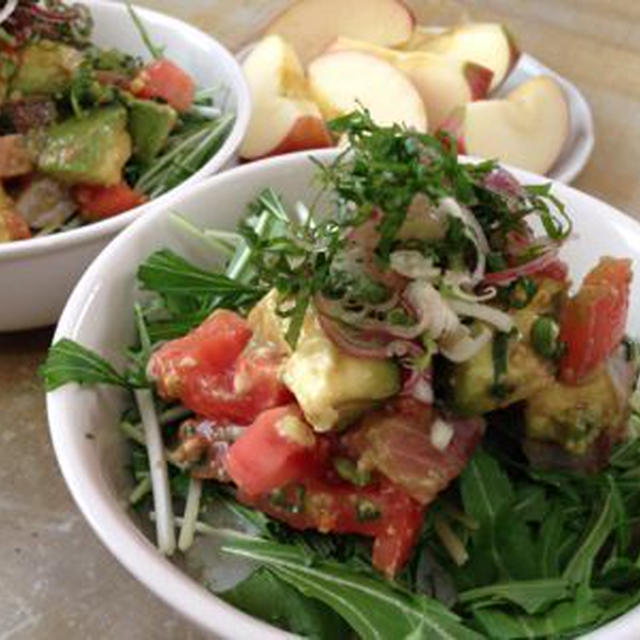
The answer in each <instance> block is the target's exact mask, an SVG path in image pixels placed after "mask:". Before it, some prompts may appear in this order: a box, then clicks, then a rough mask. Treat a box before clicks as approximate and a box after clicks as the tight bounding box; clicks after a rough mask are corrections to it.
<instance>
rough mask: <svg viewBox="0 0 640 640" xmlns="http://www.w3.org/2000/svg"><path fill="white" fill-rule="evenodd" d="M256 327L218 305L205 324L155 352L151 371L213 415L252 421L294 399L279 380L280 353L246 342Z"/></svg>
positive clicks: (166, 392)
mask: <svg viewBox="0 0 640 640" xmlns="http://www.w3.org/2000/svg"><path fill="white" fill-rule="evenodd" d="M250 338H251V329H250V328H249V326H248V324H247V322H246V320H245V319H244V318H242V317H241V316H239V315H238V314H236V313H233V312H232V311H226V310H218V311H215V312H214V313H213V314H212V315H211V316H210V317H209V318H207V320H205V321H204V322H203V323H202V325H200V327H198V328H197V329H194V330H193V331H191V332H190V333H189V334H187V335H186V336H184V337H183V338H179V339H177V340H172V341H170V342H168V343H167V344H165V345H163V346H162V347H161V348H160V349H159V350H158V351H157V352H156V353H154V354H153V356H152V357H151V360H150V362H149V368H148V371H149V375H150V376H151V377H152V378H154V379H155V380H156V382H157V388H158V391H159V392H160V394H161V395H163V396H164V397H167V398H179V399H180V400H181V402H182V404H184V405H185V406H186V407H188V408H189V409H192V410H193V411H195V412H196V413H198V414H199V415H202V416H204V417H206V418H209V419H211V420H229V421H232V422H237V423H239V424H249V423H251V422H252V421H253V420H254V419H255V418H256V417H257V416H258V415H259V414H260V413H261V412H262V411H264V410H266V409H270V408H272V407H277V406H281V405H284V404H288V403H289V402H291V394H290V393H289V391H288V390H287V388H286V387H285V386H284V385H283V384H282V383H281V382H280V381H279V379H278V375H277V371H278V365H279V362H280V357H281V356H279V355H278V354H276V353H275V352H273V351H270V350H266V349H260V350H258V349H256V350H254V349H253V347H251V346H249V347H247V345H248V343H249V340H250Z"/></svg>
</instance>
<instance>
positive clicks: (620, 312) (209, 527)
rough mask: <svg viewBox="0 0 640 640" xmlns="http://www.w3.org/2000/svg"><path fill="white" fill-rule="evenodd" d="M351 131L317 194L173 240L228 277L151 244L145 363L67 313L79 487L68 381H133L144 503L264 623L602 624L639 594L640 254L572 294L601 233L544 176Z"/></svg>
mask: <svg viewBox="0 0 640 640" xmlns="http://www.w3.org/2000/svg"><path fill="white" fill-rule="evenodd" d="M332 127H333V129H334V131H335V133H336V134H338V135H343V136H345V137H346V139H347V140H348V141H349V145H348V148H347V149H346V150H344V151H335V152H332V153H331V155H329V154H324V155H322V156H320V157H317V158H315V159H314V158H313V156H311V160H312V161H314V162H315V185H316V190H315V194H313V195H311V193H310V197H309V199H307V200H305V202H297V203H287V202H286V201H285V200H284V199H283V198H281V197H280V196H279V195H278V193H277V189H276V190H274V189H271V188H269V184H262V187H263V188H264V190H263V191H262V192H261V193H257V194H256V196H257V197H256V199H255V201H254V202H252V203H251V204H250V205H249V207H248V210H247V213H246V215H245V216H244V217H243V218H242V219H241V222H240V224H239V225H238V228H237V231H230V230H212V229H207V228H204V227H201V226H199V225H194V224H193V221H192V220H189V219H187V217H183V216H181V215H180V212H179V211H178V212H177V213H176V214H175V215H174V216H173V219H172V224H173V225H174V226H173V228H172V230H170V229H169V226H168V222H167V224H165V227H164V229H163V231H162V232H161V235H160V236H159V237H160V239H161V241H162V239H163V238H164V239H166V238H168V237H169V235H170V234H177V235H180V236H183V237H184V238H185V239H188V241H189V242H191V243H193V246H197V251H195V252H194V254H195V253H197V254H199V255H200V256H201V257H202V256H203V255H205V256H206V259H205V260H204V262H206V261H208V262H209V267H208V268H205V267H204V266H203V260H202V259H201V260H197V261H196V262H197V264H196V263H194V262H193V261H192V260H191V259H190V258H189V257H188V256H186V255H181V254H180V253H178V252H177V251H176V250H175V248H174V247H175V244H174V243H173V242H172V243H171V248H170V247H169V246H165V247H162V246H160V247H158V243H157V241H155V242H151V241H150V236H149V233H150V232H149V231H147V232H146V235H145V233H144V232H143V230H142V222H143V221H141V224H139V225H137V226H139V230H138V229H136V228H135V227H132V229H130V230H129V232H128V234H129V235H130V236H131V238H133V237H134V236H135V235H136V232H137V231H139V234H138V236H139V238H138V240H139V241H138V242H137V244H136V250H137V251H145V250H146V248H147V247H148V246H152V245H155V250H153V251H151V252H149V253H148V254H147V255H146V256H145V257H144V260H143V262H142V263H141V264H139V266H138V267H137V283H138V290H137V291H136V292H135V297H134V303H133V309H131V311H130V312H129V313H130V315H131V317H132V318H133V323H134V324H135V327H136V331H137V337H136V338H135V339H134V341H133V342H132V344H131V345H130V348H129V349H128V350H127V351H126V359H125V360H126V362H124V366H123V359H122V357H120V358H117V360H118V364H117V365H116V364H110V363H109V362H108V361H107V360H105V359H104V358H103V356H101V355H100V354H99V353H97V352H96V351H94V350H92V349H90V348H88V347H87V346H83V345H82V344H81V343H80V342H77V341H75V340H72V339H70V337H69V333H68V331H69V328H70V326H71V325H70V324H69V322H68V321H65V318H64V317H63V321H62V327H63V330H62V333H61V334H59V335H58V336H57V340H56V341H55V343H54V345H53V346H52V348H51V351H50V353H49V356H48V359H47V362H46V363H45V365H44V367H43V371H42V373H43V376H44V379H45V382H46V385H47V388H48V389H49V391H50V392H51V394H50V396H49V409H50V419H51V427H52V433H53V435H54V442H55V444H56V449H57V452H58V455H59V456H60V458H61V464H62V467H63V471H65V475H66V476H67V480H68V481H69V479H70V478H75V479H76V480H77V478H78V475H77V472H76V470H73V469H71V468H70V467H69V459H70V458H69V456H70V455H71V454H70V453H69V450H64V449H63V446H62V442H63V436H60V435H56V430H57V429H66V427H64V426H63V425H61V424H59V420H60V418H61V417H62V416H64V415H65V410H64V409H63V408H62V407H61V405H62V404H64V402H71V403H72V402H73V398H74V397H76V396H74V395H73V394H74V393H75V394H78V393H87V391H86V390H85V391H83V392H78V391H77V390H76V391H75V392H74V391H73V390H72V387H69V388H67V389H61V390H60V391H54V390H56V389H58V388H59V387H63V386H65V385H69V384H71V383H80V384H82V385H111V386H114V387H120V388H122V389H123V390H124V396H123V397H125V398H128V399H129V402H128V404H127V405H126V406H125V409H124V411H123V413H122V416H121V421H120V430H121V432H122V434H124V435H125V436H126V438H127V441H128V442H129V445H130V446H129V457H128V464H129V467H130V470H131V472H132V476H133V479H134V481H135V484H134V487H133V490H132V492H131V493H130V496H129V502H130V504H131V505H132V506H133V508H134V509H136V510H137V511H138V512H139V513H140V514H143V518H145V517H148V518H149V519H151V520H152V521H153V523H154V526H155V536H156V543H157V546H158V549H159V551H160V552H161V553H163V554H166V555H169V556H172V555H179V554H182V553H185V554H187V561H188V560H189V558H190V556H191V555H192V554H193V553H195V552H196V551H197V547H198V544H197V543H196V544H194V540H198V538H199V537H206V538H211V540H214V541H216V544H217V545H218V547H219V551H220V553H221V554H222V555H223V556H227V557H230V556H234V557H236V558H243V559H246V560H250V561H251V562H252V563H254V564H252V565H251V568H252V571H251V572H250V573H249V574H248V575H245V576H244V577H243V578H242V579H241V580H240V581H238V582H237V583H236V584H234V585H232V586H229V585H227V586H226V588H224V589H216V591H217V594H218V595H219V596H220V597H221V598H222V599H224V600H226V601H227V602H228V603H231V604H232V605H234V606H236V607H238V608H240V609H242V610H243V611H245V612H247V613H249V614H250V615H253V616H255V617H258V618H262V619H264V620H266V621H267V622H269V623H271V624H273V625H276V626H278V627H281V628H284V629H287V630H290V631H293V632H295V633H298V634H302V635H305V636H309V637H316V638H351V637H354V635H355V636H357V637H361V638H372V639H373V638H376V639H387V638H388V639H391V638H394V639H395V638H456V639H459V638H484V637H491V638H505V639H506V638H531V637H540V638H543V637H553V638H558V637H575V636H577V635H579V634H581V633H583V632H586V631H588V630H593V629H596V628H599V627H602V625H604V624H606V623H608V622H609V621H610V620H612V619H614V618H616V617H618V616H620V615H622V614H623V613H625V612H627V611H628V610H630V609H632V608H633V607H634V606H635V605H637V604H638V603H639V602H640V588H639V587H640V575H639V573H638V568H637V557H638V550H639V549H638V543H639V540H638V536H637V531H636V527H635V524H636V523H637V516H636V514H637V513H638V508H639V507H640V504H639V503H640V492H639V491H638V481H637V469H638V465H639V463H640V441H639V440H637V438H636V433H637V423H638V418H637V417H636V415H635V410H636V407H637V404H638V400H637V397H636V396H635V395H634V393H635V387H636V380H637V375H638V366H639V360H638V354H637V347H636V344H635V343H634V342H633V340H631V339H630V338H629V337H627V336H626V334H625V330H626V321H627V313H628V309H629V305H630V287H631V281H632V267H631V261H630V260H629V259H627V258H626V257H624V256H623V257H619V256H608V255H606V256H602V257H601V258H600V259H599V260H597V261H596V262H595V263H594V264H592V265H590V268H589V270H588V273H587V274H586V276H585V277H584V278H583V279H582V281H581V282H578V283H576V284H575V285H572V283H571V280H570V273H569V266H568V264H567V262H566V261H565V260H563V258H562V257H561V254H560V251H561V248H562V247H563V245H564V244H565V243H567V244H570V243H571V242H579V239H575V238H574V237H573V235H574V233H573V230H572V222H571V218H570V217H569V215H568V213H567V212H566V211H565V206H564V205H563V203H562V202H561V201H560V200H559V199H558V198H557V197H556V195H555V194H554V189H553V188H552V187H551V186H550V185H544V184H540V183H539V181H537V182H536V183H535V184H531V185H526V184H521V182H520V181H519V180H518V179H516V177H515V176H514V175H512V174H511V173H510V172H508V171H506V170H505V169H504V168H502V167H500V166H498V165H497V164H496V163H495V162H491V161H485V162H481V163H473V162H466V161H464V162H463V161H461V159H460V158H458V157H457V153H456V151H455V145H454V144H452V141H451V139H450V138H448V137H446V136H444V137H442V138H434V137H432V136H429V135H427V134H420V133H416V132H413V131H408V130H405V129H403V128H401V127H399V126H393V127H378V126H376V125H374V123H373V122H372V121H371V119H370V117H369V115H368V114H367V113H366V112H357V113H354V114H351V115H349V116H345V117H343V118H340V119H338V120H336V121H334V122H333V123H332ZM304 159H305V160H306V156H305V158H304ZM294 160H295V159H294V158H290V159H285V160H283V162H288V163H289V164H293V162H294ZM270 163H271V165H273V164H274V163H277V161H269V162H265V163H263V164H264V167H265V168H267V167H268V166H269V165H270ZM256 166H257V165H256ZM256 166H254V167H246V168H242V169H240V170H238V175H240V172H245V173H246V174H247V176H248V173H249V172H252V175H253V174H254V173H258V169H259V167H257V168H256ZM307 174H308V172H307ZM232 179H233V175H232V174H229V175H228V176H225V177H224V178H220V179H217V180H219V181H220V180H227V181H229V180H232ZM257 183H258V182H257V180H255V179H254V181H253V182H252V183H251V184H252V186H255V185H256V184H257ZM222 191H223V190H222V189H219V193H222ZM569 191H570V190H568V189H567V192H569ZM225 201H226V200H225V197H221V198H220V199H219V200H218V201H217V202H218V206H221V205H224V203H225ZM127 241H128V239H127V238H126V237H123V238H122V239H121V242H120V244H122V246H124V245H125V244H126V242H127ZM132 246H133V245H132ZM109 252H111V253H113V254H114V255H116V254H117V252H118V247H117V246H115V245H114V246H113V247H111V248H110V250H109V251H108V252H107V253H109ZM212 254H215V256H216V257H217V258H218V259H219V262H220V265H219V267H220V268H219V269H217V270H216V269H214V268H211V255H212ZM109 259H112V256H110V255H103V256H102V257H101V258H100V259H99V261H98V262H97V263H96V264H95V265H94V267H92V269H94V270H96V272H97V271H98V270H99V269H100V268H101V265H100V262H101V261H102V262H104V263H105V264H106V262H107V261H108V260H109ZM90 276H91V277H93V274H87V277H90ZM120 280H122V278H121V277H120V276H119V277H118V281H120ZM81 286H82V283H81ZM118 286H120V285H118ZM131 293H132V294H133V292H131ZM78 295H79V294H78ZM103 295H104V294H103ZM127 295H129V294H127ZM74 298H75V295H74ZM74 298H72V303H73V302H74ZM116 299H118V296H115V295H114V298H113V300H116ZM119 299H125V297H122V296H120V298H119ZM76 302H77V301H76ZM94 304H95V302H94V301H93V300H92V301H90V302H89V305H88V306H87V307H86V308H82V309H81V308H80V307H76V308H75V310H74V312H75V311H81V312H82V313H81V315H82V316H83V317H86V315H87V313H88V312H89V311H92V312H94V313H95V312H96V309H93V310H91V309H89V307H91V305H94ZM105 304H110V303H108V302H105ZM105 308H106V307H105ZM97 311H99V309H97ZM127 311H128V310H126V309H120V312H124V313H127ZM70 335H71V337H79V336H80V337H81V336H82V335H83V332H82V330H81V329H78V328H77V327H76V328H75V329H74V330H73V331H72V332H71V334H70ZM84 335H86V333H85V334H84ZM121 346H122V347H124V345H121ZM111 353H112V354H113V353H114V352H113V349H112V348H111ZM120 355H122V354H120ZM65 393H66V398H67V400H66V401H60V402H58V401H57V400H56V397H57V394H65ZM58 397H60V396H58ZM100 398H101V396H100V395H98V394H96V395H93V396H92V401H91V402H92V404H91V407H92V408H93V409H92V410H95V407H96V406H99V405H100V402H101V400H100ZM96 403H97V404H96ZM114 410H117V409H115V405H113V406H110V408H109V411H111V412H112V413H113V411H114ZM76 415H83V416H85V417H86V416H88V415H89V413H86V411H85V410H84V409H83V410H82V412H81V413H78V414H76ZM67 419H68V417H67ZM76 426H77V425H76ZM102 426H103V427H105V425H104V424H103V425H102ZM92 437H94V436H93V435H92ZM99 437H102V436H99ZM86 446H87V445H86V443H82V445H77V444H74V445H73V447H71V448H72V449H74V450H76V449H78V450H79V448H84V447H86ZM73 455H75V454H73ZM70 486H71V488H72V490H73V492H74V495H76V499H77V500H78V502H79V503H80V504H81V506H82V508H83V509H86V511H87V512H91V515H90V516H88V517H90V519H91V521H92V523H93V525H94V527H95V528H96V530H97V531H98V533H100V527H101V525H102V523H101V522H100V518H98V517H97V516H96V514H97V512H95V511H94V510H93V509H94V508H93V506H92V505H89V504H88V503H87V494H86V491H85V488H84V487H81V486H79V485H78V483H77V482H76V481H74V482H70ZM222 512H224V513H226V514H227V515H228V514H232V516H233V522H234V523H235V524H236V525H237V526H236V527H229V526H228V519H227V521H226V524H221V521H220V514H221V513H222ZM109 526H110V527H112V526H115V525H113V522H112V521H111V520H110V524H109ZM118 526H119V525H118ZM114 540H115V536H114V538H113V539H112V540H111V541H107V543H108V544H110V542H111V543H113V544H111V546H112V548H115V547H116V544H115V542H114ZM128 562H129V565H130V566H131V565H132V564H135V562H133V561H132V560H131V557H129V559H128ZM202 562H204V561H202V560H201V562H200V566H201V565H202ZM218 562H219V560H218ZM187 564H189V562H187ZM205 564H206V562H205ZM215 568H216V567H214V570H215ZM136 573H137V574H138V575H139V576H140V575H141V574H142V571H136ZM143 579H144V578H143ZM156 590H157V591H158V592H160V591H161V589H159V588H157V589H156ZM165 595H166V597H167V598H168V600H171V599H172V595H171V594H168V595H167V594H165ZM175 597H176V599H181V598H182V593H179V590H178V589H176V593H175ZM221 615H222V614H221ZM220 624H222V622H221V623H220ZM256 624H257V623H256ZM212 625H213V626H212ZM208 626H209V628H210V629H211V630H213V631H220V632H223V633H226V634H227V635H228V636H229V637H232V635H233V632H232V631H231V627H230V626H227V627H226V629H225V630H224V631H223V630H222V629H221V628H220V629H217V628H216V627H215V624H213V623H211V624H209V625H208ZM259 633H260V631H259V630H258V629H257V628H256V635H255V637H260V636H259ZM620 637H622V636H620Z"/></svg>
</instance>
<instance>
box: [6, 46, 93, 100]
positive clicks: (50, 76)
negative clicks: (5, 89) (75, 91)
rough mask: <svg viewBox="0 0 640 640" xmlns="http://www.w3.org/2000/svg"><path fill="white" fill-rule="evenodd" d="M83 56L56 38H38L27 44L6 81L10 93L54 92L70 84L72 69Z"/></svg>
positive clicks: (63, 89) (79, 62)
mask: <svg viewBox="0 0 640 640" xmlns="http://www.w3.org/2000/svg"><path fill="white" fill-rule="evenodd" d="M83 59H84V56H83V55H82V53H81V52H80V51H78V50H77V49H74V48H73V47H69V46H68V45H66V44H62V43H60V42H52V41H50V40H41V41H40V42H36V43H33V44H30V45H27V46H26V47H25V48H24V49H23V50H22V52H21V54H20V63H19V65H18V69H17V71H16V72H15V74H14V75H13V76H12V78H11V80H10V83H9V92H10V93H11V94H15V93H18V94H21V95H30V94H35V93H38V94H46V95H54V94H58V93H62V92H63V91H66V90H67V89H68V88H69V87H70V86H71V78H72V76H73V72H74V71H75V70H76V69H77V68H78V67H79V66H80V64H81V63H82V60H83Z"/></svg>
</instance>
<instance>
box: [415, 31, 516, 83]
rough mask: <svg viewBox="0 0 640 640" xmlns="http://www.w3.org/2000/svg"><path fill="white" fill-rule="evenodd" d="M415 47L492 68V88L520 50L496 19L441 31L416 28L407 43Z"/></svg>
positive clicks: (500, 79)
mask: <svg viewBox="0 0 640 640" xmlns="http://www.w3.org/2000/svg"><path fill="white" fill-rule="evenodd" d="M407 46H408V47H409V46H410V47H411V48H412V50H414V51H416V50H417V51H430V52H431V53H437V54H440V55H442V56H447V57H450V58H456V59H458V60H468V61H470V62H475V63H476V64H479V65H481V66H483V67H486V68H487V69H490V70H491V71H492V72H493V80H492V82H491V87H490V90H491V91H493V90H494V89H495V88H496V87H498V86H499V85H500V84H502V82H503V81H504V79H505V78H506V77H507V76H508V75H509V73H510V72H511V70H512V69H513V67H514V66H515V65H516V63H517V62H518V59H519V57H520V52H519V51H518V47H517V45H516V43H515V40H514V39H513V36H512V35H511V34H510V33H509V31H507V29H506V27H505V26H504V25H501V24H497V23H494V22H477V23H470V24H465V25H462V26H460V27H456V28H454V29H449V30H447V31H444V32H441V33H435V32H434V30H432V29H429V28H424V27H418V28H416V31H415V34H414V35H413V37H412V39H411V41H410V42H409V43H408V45H407Z"/></svg>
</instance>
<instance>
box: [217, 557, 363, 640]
mask: <svg viewBox="0 0 640 640" xmlns="http://www.w3.org/2000/svg"><path fill="white" fill-rule="evenodd" d="M216 595H218V596H219V597H221V598H222V599H223V600H225V601H226V602H228V603H229V604H231V605H233V606H234V607H237V608H238V609H241V610H242V611H244V612H245V613H248V614H250V615H252V616H254V617H256V618H260V619H261V620H264V621H265V622H269V623H270V624H273V625H275V626H277V627H280V628H282V629H285V630H286V631H292V632H293V633H298V634H300V635H302V636H304V637H306V638H313V639H316V640H343V639H344V640H347V639H348V638H350V637H351V630H350V627H349V625H348V624H347V623H346V622H345V621H344V620H343V619H342V618H341V617H340V616H339V615H338V614H337V613H335V611H333V609H331V608H330V607H328V606H327V605H325V604H323V603H322V602H321V601H319V600H316V599H314V598H308V597H306V596H304V595H303V594H302V593H301V592H300V591H299V590H298V589H296V588H295V587H292V586H290V585H289V584H288V583H287V582H286V581H284V580H283V579H282V578H280V577H278V576H277V575H276V574H275V573H274V572H273V571H270V570H268V569H265V568H261V569H258V570H257V571H255V572H254V573H252V574H251V575H250V576H249V577H248V578H245V579H244V580H243V581H242V582H240V583H239V584H237V585H236V586H235V587H233V588H232V589H230V590H228V591H224V592H222V593H218V594H216Z"/></svg>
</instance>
